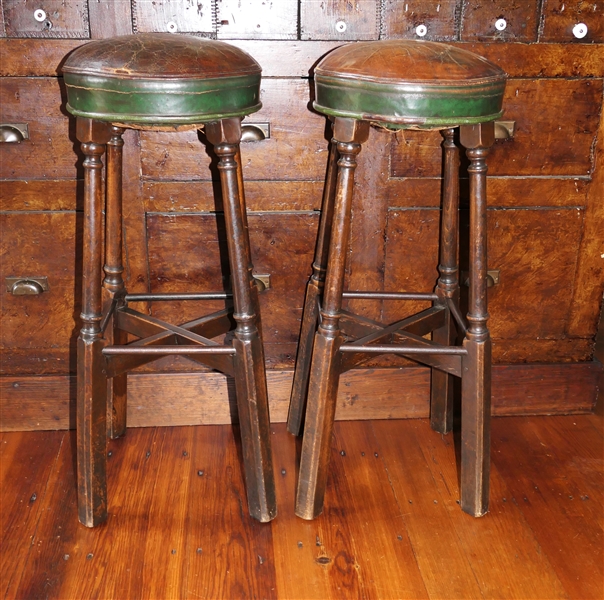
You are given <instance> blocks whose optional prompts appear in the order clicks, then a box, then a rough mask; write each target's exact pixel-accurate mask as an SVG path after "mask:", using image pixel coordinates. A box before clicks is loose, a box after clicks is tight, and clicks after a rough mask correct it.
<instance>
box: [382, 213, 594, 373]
mask: <svg viewBox="0 0 604 600" xmlns="http://www.w3.org/2000/svg"><path fill="white" fill-rule="evenodd" d="M583 218H584V211H583V210H578V209H577V208H566V209H558V210H554V209H552V210H548V209H508V210H489V214H488V236H489V238H488V245H489V247H488V257H489V258H488V268H489V269H498V270H499V271H500V282H499V284H498V285H497V286H495V287H492V288H490V289H489V297H488V301H489V313H490V315H491V317H490V319H489V329H490V331H491V335H492V337H493V339H494V343H495V345H496V347H497V348H502V349H507V348H508V347H512V348H513V346H514V344H515V343H516V342H518V343H519V344H523V343H524V344H525V345H526V342H523V340H537V341H543V343H542V344H541V347H539V344H535V345H534V346H535V347H534V348H533V350H532V353H533V354H532V356H531V357H530V360H533V361H545V362H550V361H552V360H556V359H558V360H560V357H559V356H558V357H554V355H552V354H551V351H552V342H553V341H554V340H560V341H561V342H563V341H564V340H565V338H566V328H567V325H568V320H569V308H570V303H571V300H572V295H571V293H570V290H572V287H573V283H574V278H575V269H576V260H577V254H578V250H579V244H580V241H581V231H582V226H583ZM439 219H440V211H438V210H434V209H418V208H410V209H408V210H397V209H393V210H390V211H389V213H388V227H387V240H388V241H387V246H386V262H385V283H384V287H385V288H386V289H388V290H401V291H426V290H431V289H433V287H434V285H435V283H436V280H437V278H438V271H437V269H436V266H437V264H438V235H439ZM460 221H461V249H462V252H461V257H460V264H461V270H462V271H465V272H467V270H468V258H467V245H468V226H467V223H468V213H467V211H462V212H461V215H460ZM466 294H467V291H466V288H462V296H465V295H466ZM425 307H426V305H425V304H420V303H417V302H385V303H384V318H385V320H386V321H388V322H390V321H394V320H395V319H397V318H400V317H402V316H404V315H405V314H412V312H414V311H415V310H417V309H419V308H425ZM399 315H400V317H399ZM548 341H549V342H548ZM496 358H499V357H498V356H497V357H496ZM573 358H575V359H576V360H581V359H582V358H581V357H579V356H576V357H573ZM508 360H509V359H508Z"/></svg>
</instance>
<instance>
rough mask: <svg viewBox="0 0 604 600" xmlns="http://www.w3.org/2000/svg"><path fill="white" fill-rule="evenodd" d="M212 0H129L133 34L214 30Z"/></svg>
mask: <svg viewBox="0 0 604 600" xmlns="http://www.w3.org/2000/svg"><path fill="white" fill-rule="evenodd" d="M214 11H215V9H214V5H213V0H185V1H183V0H132V28H133V29H134V32H135V33H138V32H146V31H158V32H164V33H165V32H167V33H205V34H211V33H213V32H214V31H215V18H214V16H215V12H214Z"/></svg>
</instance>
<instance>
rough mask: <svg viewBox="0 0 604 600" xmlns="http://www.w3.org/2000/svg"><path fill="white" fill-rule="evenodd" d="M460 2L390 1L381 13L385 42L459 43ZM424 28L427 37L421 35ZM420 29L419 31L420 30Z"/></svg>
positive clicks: (446, 0) (431, 0)
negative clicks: (404, 39) (389, 40)
mask: <svg viewBox="0 0 604 600" xmlns="http://www.w3.org/2000/svg"><path fill="white" fill-rule="evenodd" d="M457 24H458V0H406V1H405V2H404V3H403V5H402V6H401V2H399V1H398V0H387V1H386V2H385V4H384V9H383V12H382V30H383V31H384V37H385V38H386V39H394V38H407V39H412V40H414V39H416V40H419V39H424V40H435V41H436V40H440V41H446V40H456V39H457V29H458V26H457ZM422 25H423V26H424V27H425V34H424V35H423V36H420V35H418V31H419V32H420V33H421V32H422V29H421V27H422ZM418 27H420V29H419V30H418V29H417V28H418Z"/></svg>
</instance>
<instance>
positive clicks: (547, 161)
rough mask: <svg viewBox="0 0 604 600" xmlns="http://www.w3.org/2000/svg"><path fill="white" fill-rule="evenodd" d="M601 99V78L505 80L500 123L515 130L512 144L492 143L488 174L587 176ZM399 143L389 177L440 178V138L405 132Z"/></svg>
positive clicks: (434, 135)
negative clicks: (507, 122)
mask: <svg viewBox="0 0 604 600" xmlns="http://www.w3.org/2000/svg"><path fill="white" fill-rule="evenodd" d="M569 99H572V101H569ZM601 101H602V81H601V80H550V79H536V80H531V79H528V80H524V79H522V80H521V79H512V80H510V81H508V84H507V87H506V93H505V99H504V102H503V106H504V110H505V113H504V116H503V119H505V120H510V121H515V122H516V131H515V134H514V137H513V139H512V140H508V141H505V142H498V143H496V145H495V147H494V149H493V151H492V152H491V154H490V156H489V159H488V162H489V173H490V174H492V175H527V176H534V175H536V176H541V175H553V176H568V175H576V176H588V175H589V174H590V173H591V170H592V167H593V164H592V161H593V154H592V147H593V143H594V139H595V137H596V132H597V129H598V125H599V122H600V103H601ZM398 140H399V143H398V144H393V146H392V169H391V174H392V176H394V177H418V176H419V177H438V176H440V174H441V160H440V155H441V145H440V144H441V141H442V137H441V135H440V134H439V133H438V132H437V131H434V132H418V131H404V132H401V133H399V134H398Z"/></svg>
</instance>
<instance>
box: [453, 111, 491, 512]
mask: <svg viewBox="0 0 604 600" xmlns="http://www.w3.org/2000/svg"><path fill="white" fill-rule="evenodd" d="M460 140H461V143H462V144H463V146H465V148H466V154H467V156H468V159H469V160H470V166H469V167H468V173H469V178H470V253H469V258H470V265H469V272H470V289H469V296H468V322H469V326H468V331H467V333H466V337H465V339H464V347H465V348H466V349H467V351H468V354H467V356H465V357H464V358H463V363H462V365H463V366H462V406H461V507H462V509H463V510H464V511H465V512H467V513H469V514H471V515H473V516H475V517H479V516H481V515H484V514H485V513H486V512H487V510H488V507H489V469H490V418H491V340H490V337H489V330H488V328H487V320H488V318H489V314H488V312H487V190H486V174H487V164H486V157H487V155H488V153H489V148H490V147H491V146H492V144H493V143H494V141H495V134H494V126H493V123H483V124H481V125H465V126H462V127H461V130H460Z"/></svg>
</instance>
